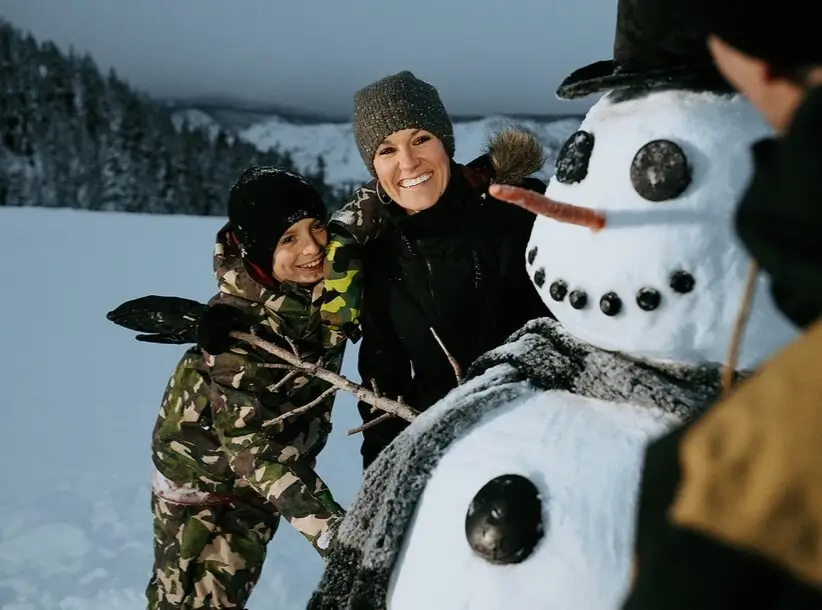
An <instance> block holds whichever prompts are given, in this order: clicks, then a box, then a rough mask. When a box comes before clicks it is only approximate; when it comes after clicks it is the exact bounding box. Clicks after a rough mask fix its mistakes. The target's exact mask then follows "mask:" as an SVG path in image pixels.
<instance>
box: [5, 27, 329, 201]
mask: <svg viewBox="0 0 822 610" xmlns="http://www.w3.org/2000/svg"><path fill="white" fill-rule="evenodd" d="M0 91H2V95H0V205H12V206H25V205H29V206H49V207H63V206H65V207H78V208H85V209H94V210H118V211H127V212H144V213H173V214H199V215H218V216H222V215H224V214H225V205H226V196H227V193H228V190H229V188H230V187H231V184H232V183H233V182H234V180H235V179H236V178H237V176H238V175H239V174H240V172H242V170H243V169H245V168H246V167H248V166H250V165H255V164H271V165H278V166H281V167H286V168H290V169H294V164H293V161H292V159H291V157H290V155H289V154H288V153H286V152H281V151H280V150H279V149H278V148H277V147H271V148H268V149H266V150H265V151H260V150H259V149H258V148H256V147H255V146H254V145H252V144H250V143H248V142H245V141H244V140H241V139H239V138H236V137H235V136H233V135H232V134H230V133H229V132H228V131H226V130H224V129H222V128H220V127H219V126H216V127H217V128H216V129H215V128H214V127H215V126H214V125H208V126H204V125H203V120H204V118H205V119H207V117H203V116H201V117H199V118H200V121H199V123H198V122H197V121H195V123H196V124H192V123H191V121H190V120H184V121H181V122H180V121H178V125H176V126H175V122H174V120H173V119H172V112H171V110H170V109H169V108H168V107H166V106H165V105H163V104H158V103H156V102H155V101H153V100H151V99H149V98H148V97H147V96H145V95H143V94H141V93H140V92H138V91H135V90H134V89H132V88H131V87H130V86H129V85H128V84H126V83H125V82H124V81H122V80H121V79H119V78H118V77H117V75H116V74H115V73H114V72H113V71H112V72H110V73H109V74H108V75H103V74H101V72H100V70H99V69H98V67H97V65H96V64H95V63H94V61H93V60H92V59H91V58H90V57H89V56H87V55H86V56H82V57H81V56H77V55H73V54H68V55H67V54H64V53H63V52H61V51H60V49H59V48H58V47H57V46H56V45H55V44H53V43H51V42H44V43H40V42H38V41H37V40H35V39H34V38H33V37H32V36H31V35H26V36H24V35H23V34H22V33H21V32H20V31H19V30H17V29H16V28H14V27H12V26H11V25H10V24H8V23H6V22H4V21H2V20H0ZM191 118H192V115H191V114H189V119H191ZM307 177H308V178H309V179H310V180H311V181H312V182H313V183H314V184H315V185H316V186H317V187H318V189H320V190H321V192H322V193H323V195H324V197H325V198H326V200H327V201H329V202H331V203H332V204H334V203H335V202H336V201H338V200H339V199H340V197H341V194H340V193H338V192H336V191H335V190H334V189H332V188H330V187H328V185H326V184H325V181H324V180H323V178H322V174H321V172H313V173H312V174H311V175H309V176H307Z"/></svg>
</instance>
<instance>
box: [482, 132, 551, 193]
mask: <svg viewBox="0 0 822 610" xmlns="http://www.w3.org/2000/svg"><path fill="white" fill-rule="evenodd" d="M486 151H487V152H486V154H487V155H488V157H489V158H490V160H491V166H492V167H493V168H494V178H493V181H494V182H498V183H500V184H520V183H521V182H522V181H523V180H524V179H525V178H526V177H528V176H530V175H531V174H533V173H534V172H537V171H539V170H540V169H542V166H543V165H544V164H545V151H544V150H543V148H542V142H540V140H539V138H537V136H536V135H534V134H533V133H531V132H530V131H526V130H524V129H521V128H506V129H502V130H500V131H498V132H497V133H496V134H494V136H493V137H492V138H491V139H490V140H489V142H488V145H487V146H486Z"/></svg>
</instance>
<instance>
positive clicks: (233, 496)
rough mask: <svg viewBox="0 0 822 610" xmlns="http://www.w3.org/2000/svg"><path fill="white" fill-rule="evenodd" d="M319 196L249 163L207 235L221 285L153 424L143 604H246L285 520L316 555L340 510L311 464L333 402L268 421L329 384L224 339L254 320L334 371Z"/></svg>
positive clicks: (335, 348) (265, 332)
mask: <svg viewBox="0 0 822 610" xmlns="http://www.w3.org/2000/svg"><path fill="white" fill-rule="evenodd" d="M325 218H326V211H325V206H324V205H323V202H322V201H321V199H320V196H319V194H318V193H317V192H316V191H315V190H314V189H313V188H312V187H311V186H309V185H308V184H307V183H306V182H305V181H304V180H303V179H302V178H301V177H300V176H297V175H294V174H291V173H288V172H285V171H281V170H278V169H276V168H271V167H261V168H251V169H249V170H246V171H245V172H244V173H243V174H242V175H241V176H240V178H239V180H238V181H237V183H236V184H235V185H234V186H233V187H232V189H231V192H230V195H229V203H228V224H227V225H226V226H225V227H223V229H221V230H220V232H219V233H218V235H217V243H216V247H215V252H214V270H215V274H216V277H217V284H218V286H219V292H218V294H217V295H216V296H215V297H214V298H213V299H212V300H211V302H210V305H211V307H210V308H209V309H208V310H207V311H206V313H205V314H204V316H203V318H202V320H201V322H200V325H199V343H200V347H201V348H202V350H203V351H200V349H192V350H189V351H188V352H186V354H185V355H184V356H183V358H182V360H181V361H180V362H179V364H178V365H177V368H176V369H175V370H174V373H173V374H172V376H171V380H170V381H169V383H168V386H167V388H166V392H165V396H164V398H163V402H162V407H161V410H160V415H159V417H158V418H157V423H156V425H155V428H154V434H153V445H152V454H153V461H154V465H155V467H156V469H155V474H154V478H153V481H152V498H151V503H152V508H153V512H154V552H155V561H154V570H153V574H152V577H151V582H150V583H149V586H148V589H147V596H148V598H149V608H151V609H152V610H159V609H163V610H165V609H171V608H175V609H179V608H206V607H207V608H244V607H245V604H246V600H247V599H248V597H249V595H250V594H251V591H252V589H253V587H254V585H255V584H256V582H257V579H258V578H259V575H260V570H261V568H262V564H263V560H264V559H265V555H266V546H267V544H268V542H269V541H270V540H271V538H272V536H273V535H274V533H275V532H276V530H277V526H278V523H279V519H280V517H284V518H285V519H286V520H287V521H289V522H290V523H291V525H292V526H294V527H295V528H296V529H297V530H298V531H299V532H300V533H301V534H303V536H305V537H306V538H307V539H308V541H309V542H310V543H311V544H312V546H313V547H314V548H315V549H316V550H317V551H318V552H319V553H320V555H323V556H324V555H325V553H326V549H327V548H328V543H329V541H330V537H331V535H333V532H334V530H335V527H336V524H337V523H338V522H339V520H340V519H341V518H342V516H343V514H344V512H343V509H342V508H341V507H340V505H339V504H337V502H335V501H334V499H333V497H332V495H331V492H330V491H329V490H328V488H327V486H326V485H325V483H323V481H322V480H321V479H320V477H319V476H318V475H317V473H316V472H315V471H314V463H315V460H316V457H317V454H318V453H319V452H320V450H321V449H322V448H323V446H324V445H325V442H326V439H327V437H328V434H329V432H330V430H331V407H332V404H333V397H328V398H326V399H324V401H322V402H321V403H319V405H318V406H316V407H314V408H313V409H311V410H310V411H308V412H307V413H304V414H300V415H296V416H294V417H291V418H288V419H286V420H284V421H278V422H273V421H272V420H274V419H275V418H277V417H278V416H281V415H282V414H284V413H286V412H288V411H289V410H292V409H294V408H295V407H299V406H301V405H304V404H307V403H309V402H311V401H313V400H315V399H317V398H318V397H320V395H321V394H322V393H323V392H324V391H325V390H326V389H328V385H327V384H326V383H325V382H323V381H320V380H318V379H316V378H313V377H306V376H302V375H298V376H296V377H295V376H293V375H290V374H287V371H285V370H283V369H282V368H272V367H271V366H270V365H269V366H267V364H266V362H265V360H266V354H264V353H259V352H257V350H255V349H253V348H251V347H249V346H248V345H242V346H240V345H236V344H235V342H233V341H232V340H230V339H229V338H228V332H230V330H231V329H232V328H237V329H242V330H246V331H247V330H248V329H249V327H253V328H255V332H256V334H257V335H258V336H260V337H261V338H263V339H265V340H267V341H270V342H273V343H277V344H279V345H282V346H284V347H286V348H288V347H289V343H288V342H287V340H290V341H292V342H293V343H294V344H295V345H296V346H297V348H298V349H299V351H300V355H301V356H302V358H303V359H306V360H309V361H317V360H318V359H319V358H320V357H323V363H324V366H325V367H326V368H328V369H331V370H339V367H340V364H341V360H342V347H343V344H342V343H338V344H337V345H333V341H331V343H332V344H331V345H329V343H328V341H327V342H326V343H323V341H322V339H321V337H320V333H321V330H322V327H321V324H320V316H319V311H318V309H317V308H316V306H315V305H314V304H313V303H314V301H315V297H316V296H319V294H320V289H321V282H320V280H321V279H322V275H323V261H324V258H325V246H326V241H327V233H326V228H325Z"/></svg>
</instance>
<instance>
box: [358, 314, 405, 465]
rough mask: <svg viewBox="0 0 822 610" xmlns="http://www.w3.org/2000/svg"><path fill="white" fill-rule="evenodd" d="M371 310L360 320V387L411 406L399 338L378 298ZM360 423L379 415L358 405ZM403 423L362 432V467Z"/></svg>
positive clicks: (396, 421)
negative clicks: (371, 389)
mask: <svg viewBox="0 0 822 610" xmlns="http://www.w3.org/2000/svg"><path fill="white" fill-rule="evenodd" d="M374 301H377V302H374V303H373V305H374V306H373V307H369V306H368V300H367V299H366V307H365V309H364V311H363V317H362V329H363V333H362V336H363V338H362V344H361V345H360V352H359V362H358V365H359V373H360V378H361V379H362V384H363V385H364V386H366V387H369V388H370V387H372V384H376V387H377V389H378V391H379V393H380V394H381V395H382V396H387V397H389V398H392V399H395V400H396V399H397V398H398V397H400V396H401V397H402V398H403V400H404V401H405V402H407V403H408V404H409V405H411V406H413V405H414V397H413V396H411V395H409V394H410V393H411V392H412V388H413V378H412V375H411V361H410V360H409V359H408V357H407V356H406V354H405V350H404V349H403V347H402V345H401V343H400V341H399V339H398V338H397V336H396V333H395V332H394V329H393V326H392V325H391V321H390V319H389V318H388V316H387V309H386V308H385V306H383V304H382V303H379V302H378V301H379V299H374ZM357 408H358V409H359V411H360V415H361V416H362V420H363V423H367V422H370V421H371V420H373V419H375V418H377V417H379V416H380V415H381V414H382V412H381V411H377V412H375V413H372V412H371V411H372V407H371V405H370V404H368V403H365V402H362V401H361V402H360V403H359V404H358V405H357ZM407 425H408V424H407V423H406V422H405V421H403V420H401V419H399V418H392V419H389V420H387V421H383V422H381V423H379V424H377V425H375V426H374V427H372V428H368V429H367V430H364V431H363V433H362V435H363V442H362V446H361V448H360V453H361V454H362V457H363V468H364V469H365V468H368V466H369V465H370V464H371V462H373V461H374V459H375V458H376V457H377V455H378V454H379V453H380V451H382V450H383V449H384V448H385V447H387V446H388V445H389V444H390V443H391V441H392V440H393V439H394V438H395V437H396V436H397V434H399V433H400V432H401V431H402V430H403V429H404V428H406V427H407Z"/></svg>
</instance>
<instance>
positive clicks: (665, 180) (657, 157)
mask: <svg viewBox="0 0 822 610" xmlns="http://www.w3.org/2000/svg"><path fill="white" fill-rule="evenodd" d="M631 183H632V184H633V185H634V189H635V190H636V192H637V193H639V194H640V195H641V196H642V197H643V198H644V199H647V200H648V201H666V200H668V199H674V198H675V197H678V196H679V195H680V194H681V193H682V192H683V191H684V190H685V189H686V188H688V185H689V184H690V183H691V168H690V167H689V166H688V158H687V157H686V156H685V153H684V152H683V151H682V149H681V148H680V147H679V146H678V145H676V144H674V143H673V142H671V141H670V140H654V141H653V142H648V143H647V144H646V145H645V146H643V147H642V148H640V149H639V151H637V153H636V155H634V160H633V161H632V162H631Z"/></svg>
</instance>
